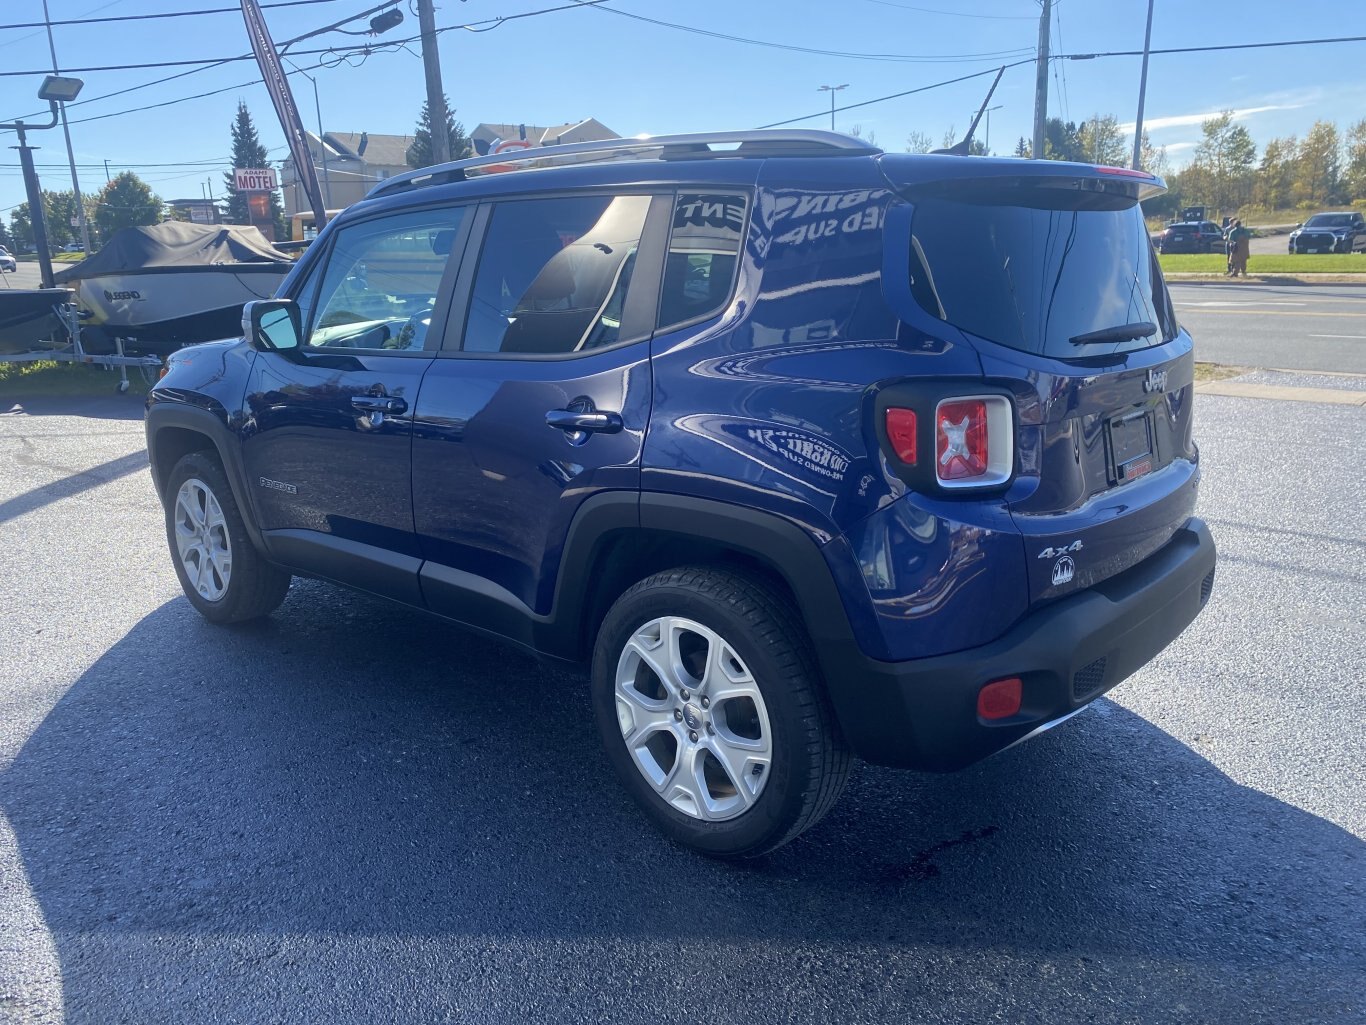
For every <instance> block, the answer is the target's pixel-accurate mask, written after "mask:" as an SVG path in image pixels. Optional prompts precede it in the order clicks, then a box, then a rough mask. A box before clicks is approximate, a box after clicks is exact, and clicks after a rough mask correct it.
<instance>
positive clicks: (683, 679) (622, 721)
mask: <svg viewBox="0 0 1366 1025" xmlns="http://www.w3.org/2000/svg"><path fill="white" fill-rule="evenodd" d="M615 691H616V693H615V698H616V711H617V725H618V726H619V727H620V728H621V735H622V739H623V740H624V741H625V742H626V748H627V750H628V751H629V752H630V754H631V760H632V761H633V762H634V763H635V766H636V768H637V769H639V770H640V773H641V775H642V776H644V777H645V779H646V780H647V781H648V782H649V784H650V785H651V786H652V787H653V788H654V790H655V792H656V793H657V794H659V796H660V797H661V798H663V799H664V800H665V801H666V802H667V803H668V804H669V805H671V806H672V807H673V808H675V809H677V810H678V811H680V812H682V813H684V814H685V815H688V816H690V817H692V818H696V819H701V820H704V821H710V822H721V821H725V820H727V819H733V818H735V817H736V816H738V815H742V814H744V812H746V811H748V810H749V809H750V808H751V807H753V805H754V802H755V801H757V800H758V799H759V795H760V794H761V793H762V792H763V789H764V786H765V784H766V783H767V782H768V777H769V775H770V768H771V765H772V759H773V735H772V731H771V728H770V726H769V719H768V711H767V709H766V708H765V707H764V699H763V695H762V694H761V693H760V691H759V686H758V684H757V683H756V682H755V680H754V677H753V675H752V674H751V673H750V671H749V669H748V668H747V667H746V666H745V663H744V661H743V660H742V659H741V658H740V656H739V654H738V653H737V652H736V650H735V648H734V646H732V645H731V644H730V642H728V641H727V640H725V639H724V638H723V637H721V636H720V635H719V634H718V633H716V631H714V630H712V629H710V628H709V627H706V626H703V625H702V624H701V623H698V622H695V621H694V620H691V619H684V618H681V617H677V616H665V617H662V618H659V619H654V620H651V621H650V622H648V623H645V624H644V625H643V626H641V627H640V628H638V629H637V630H636V631H635V632H634V633H633V634H632V635H631V637H630V639H629V640H627V642H626V644H625V646H624V648H623V650H622V652H621V656H620V658H619V659H618V661H617V673H616V686H615Z"/></svg>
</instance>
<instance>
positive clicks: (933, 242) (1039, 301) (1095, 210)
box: [911, 189, 1177, 359]
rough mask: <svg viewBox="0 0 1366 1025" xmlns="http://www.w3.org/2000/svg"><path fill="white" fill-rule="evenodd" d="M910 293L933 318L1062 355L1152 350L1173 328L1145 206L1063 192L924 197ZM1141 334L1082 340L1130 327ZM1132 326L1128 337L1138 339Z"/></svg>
mask: <svg viewBox="0 0 1366 1025" xmlns="http://www.w3.org/2000/svg"><path fill="white" fill-rule="evenodd" d="M914 202H915V213H914V217H913V219H912V224H911V233H912V234H911V279H912V280H911V291H912V293H913V294H914V295H915V297H916V301H917V302H919V303H920V305H921V306H922V307H923V308H924V309H925V310H926V312H928V313H929V314H930V315H931V316H934V317H937V318H938V319H940V320H943V321H947V322H948V323H950V324H953V325H954V326H955V327H959V328H962V329H963V330H964V331H969V332H971V333H972V334H975V335H980V336H981V337H983V338H986V339H989V340H990V341H993V342H997V343H999V344H1001V345H1007V346H1009V347H1010V348H1012V349H1019V350H1021V351H1022V352H1032V353H1038V354H1040V355H1046V356H1052V357H1055V358H1058V359H1068V358H1076V357H1088V356H1096V355H1101V354H1104V353H1110V352H1122V351H1128V350H1132V349H1140V348H1146V347H1148V346H1151V345H1157V344H1160V343H1161V342H1163V341H1170V340H1171V339H1172V338H1175V337H1176V333H1177V326H1176V320H1175V318H1174V317H1173V316H1172V313H1171V303H1170V299H1169V297H1168V296H1167V290H1166V286H1165V285H1164V284H1163V281H1162V275H1161V272H1160V271H1159V270H1158V269H1157V258H1156V257H1155V256H1154V254H1153V250H1152V244H1151V243H1150V242H1149V240H1148V229H1147V225H1146V224H1145V223H1144V221H1143V213H1142V210H1141V209H1140V207H1139V205H1138V203H1137V202H1136V201H1135V200H1133V199H1129V198H1127V197H1121V196H1113V195H1087V194H1078V193H1076V192H1071V191H1067V192H1064V191H1063V190H1061V189H1030V190H1028V191H1027V192H1026V191H1024V190H1020V189H999V190H992V191H991V192H984V193H972V194H970V195H963V194H954V195H939V194H935V195H921V196H917V197H915V200H914ZM1144 322H1147V323H1148V324H1151V325H1153V326H1154V327H1155V328H1156V330H1155V331H1153V332H1151V333H1150V334H1142V335H1141V336H1140V337H1133V338H1114V339H1110V340H1104V341H1090V342H1086V341H1083V342H1080V343H1074V342H1073V341H1072V339H1074V338H1081V337H1082V336H1084V335H1088V334H1093V333H1095V332H1100V331H1108V330H1109V329H1120V330H1119V331H1117V332H1115V334H1117V335H1123V334H1124V333H1125V331H1124V330H1123V329H1124V328H1125V327H1126V326H1128V325H1141V324H1143V323H1144ZM1138 331H1139V329H1137V328H1135V329H1134V330H1133V331H1131V332H1129V333H1131V334H1137V333H1138Z"/></svg>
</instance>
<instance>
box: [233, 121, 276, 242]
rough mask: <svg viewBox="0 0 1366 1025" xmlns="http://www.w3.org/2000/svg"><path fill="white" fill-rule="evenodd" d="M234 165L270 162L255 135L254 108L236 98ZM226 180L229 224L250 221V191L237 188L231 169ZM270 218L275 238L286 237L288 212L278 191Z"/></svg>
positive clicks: (260, 165)
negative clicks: (252, 114) (248, 197)
mask: <svg viewBox="0 0 1366 1025" xmlns="http://www.w3.org/2000/svg"><path fill="white" fill-rule="evenodd" d="M232 166H233V167H234V168H236V167H269V166H270V161H269V160H267V159H266V148H265V146H263V145H262V144H261V137H260V136H259V135H257V134H256V125H255V123H254V122H253V121H252V119H251V111H249V110H247V105H246V104H245V103H243V102H242V101H241V100H238V101H237V116H236V117H235V118H234V119H233V122H232ZM223 181H224V184H225V185H226V186H227V190H228V196H227V206H228V223H230V224H251V223H252V219H251V211H250V210H249V209H248V207H247V196H248V195H249V193H246V192H238V191H237V181H236V179H235V178H234V177H233V173H232V171H231V170H229V171H228V172H227V173H226V174H225V175H224V176H223ZM270 219H271V221H272V222H273V223H274V225H275V237H276V238H277V239H283V238H285V237H286V233H285V211H284V207H283V206H282V205H281V203H280V193H279V191H278V190H277V191H275V192H271V193H270Z"/></svg>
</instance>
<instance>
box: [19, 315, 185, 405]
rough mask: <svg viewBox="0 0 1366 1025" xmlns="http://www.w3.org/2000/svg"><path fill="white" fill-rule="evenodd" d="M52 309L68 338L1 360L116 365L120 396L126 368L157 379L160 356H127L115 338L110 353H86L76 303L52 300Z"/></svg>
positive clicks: (109, 367) (124, 387)
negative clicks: (53, 302)
mask: <svg viewBox="0 0 1366 1025" xmlns="http://www.w3.org/2000/svg"><path fill="white" fill-rule="evenodd" d="M52 312H53V313H54V314H56V316H57V319H58V320H59V321H61V323H62V326H63V327H64V328H65V329H66V334H67V340H66V341H61V340H59V339H52V340H51V341H49V342H47V343H45V344H47V345H49V346H50V348H46V349H32V350H30V351H29V352H16V353H9V354H6V355H0V363H39V362H43V361H48V362H54V363H83V364H87V365H90V366H97V367H104V368H105V369H106V370H113V369H114V368H116V367H117V368H118V371H119V383H118V386H117V389H116V390H117V391H118V393H119V394H120V395H122V394H123V393H124V392H126V391H128V368H129V367H137V368H138V369H139V370H140V371H141V373H142V376H143V379H144V380H145V381H147V383H148V384H151V383H152V382H153V381H154V380H155V379H156V371H157V370H158V369H159V368H160V367H161V359H160V358H159V357H157V356H129V355H127V354H126V353H125V352H124V348H123V339H122V338H119V337H116V338H115V339H114V351H113V352H112V353H109V354H95V353H89V352H86V351H85V349H84V348H82V346H81V311H80V307H78V306H77V305H76V304H75V303H71V302H67V303H55V304H53V307H52Z"/></svg>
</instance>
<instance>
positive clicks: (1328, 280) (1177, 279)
mask: <svg viewBox="0 0 1366 1025" xmlns="http://www.w3.org/2000/svg"><path fill="white" fill-rule="evenodd" d="M1162 277H1163V278H1164V279H1165V280H1166V281H1167V283H1168V284H1179V285H1201V284H1204V285H1218V284H1222V285H1227V286H1228V287H1229V288H1238V287H1239V285H1240V283H1242V282H1244V281H1245V282H1248V283H1249V284H1255V285H1366V272H1354V273H1351V274H1305V275H1303V276H1301V277H1296V276H1295V275H1293V274H1249V275H1248V276H1247V277H1245V278H1230V277H1228V276H1227V275H1225V274H1195V273H1191V272H1189V271H1177V272H1173V273H1171V274H1163V275H1162Z"/></svg>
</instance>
